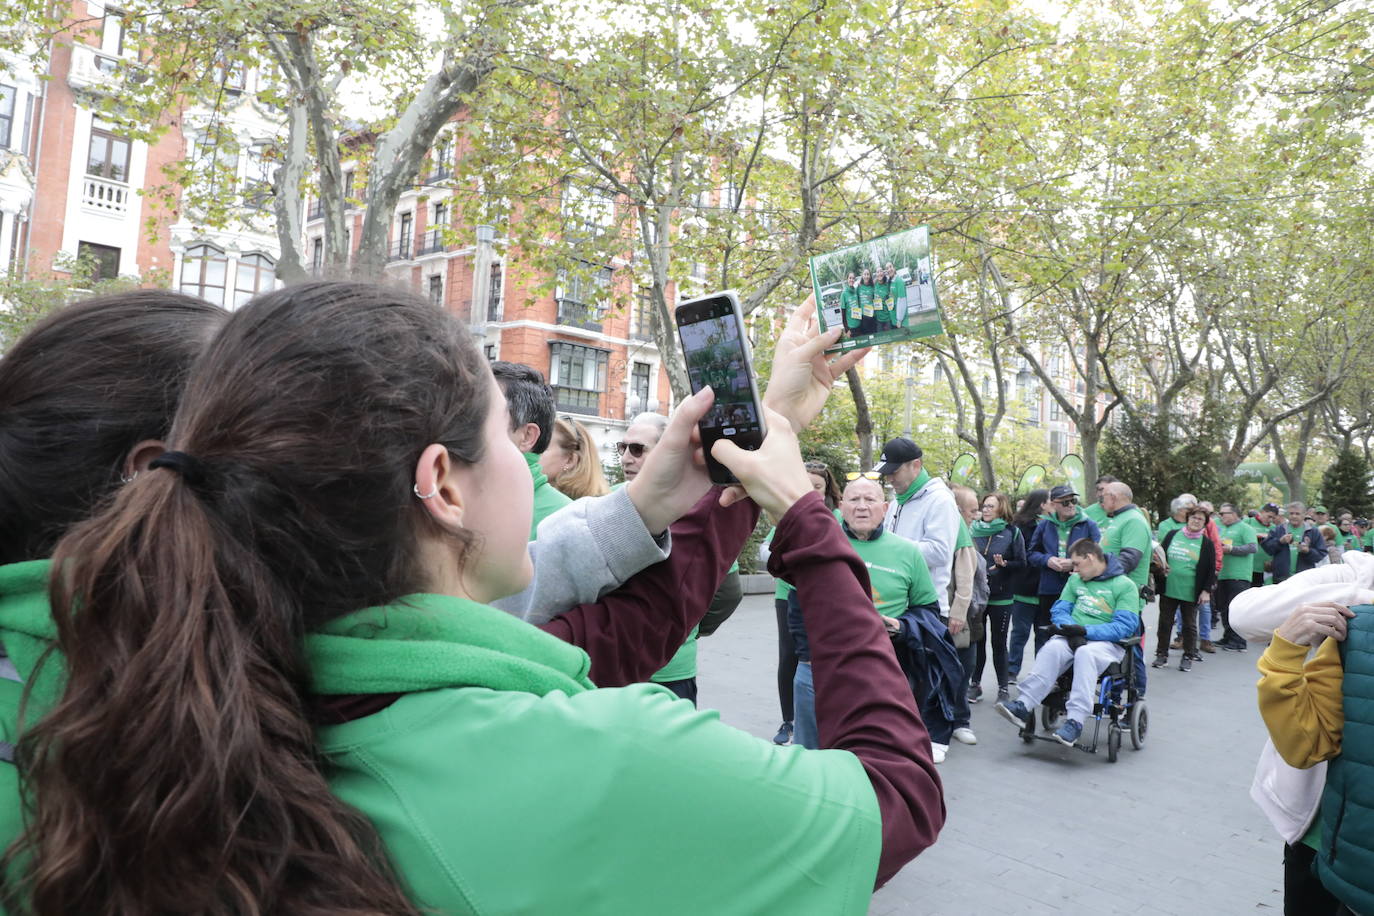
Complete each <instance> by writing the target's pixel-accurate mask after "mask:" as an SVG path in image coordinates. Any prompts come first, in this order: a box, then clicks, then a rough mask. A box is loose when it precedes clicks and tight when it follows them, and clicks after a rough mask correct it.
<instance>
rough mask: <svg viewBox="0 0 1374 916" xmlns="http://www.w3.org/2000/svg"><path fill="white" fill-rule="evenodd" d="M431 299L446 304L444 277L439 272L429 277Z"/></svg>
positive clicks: (436, 302)
mask: <svg viewBox="0 0 1374 916" xmlns="http://www.w3.org/2000/svg"><path fill="white" fill-rule="evenodd" d="M429 301H430V302H433V303H434V304H435V305H443V304H444V278H443V277H442V276H440V275H439V274H434V275H433V276H432V277H430V278H429Z"/></svg>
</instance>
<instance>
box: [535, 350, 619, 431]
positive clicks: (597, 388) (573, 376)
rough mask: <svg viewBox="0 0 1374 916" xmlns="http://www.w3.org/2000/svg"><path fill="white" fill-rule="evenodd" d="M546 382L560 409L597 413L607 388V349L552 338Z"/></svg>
mask: <svg viewBox="0 0 1374 916" xmlns="http://www.w3.org/2000/svg"><path fill="white" fill-rule="evenodd" d="M549 350H550V351H551V354H552V359H551V361H550V365H549V384H551V385H552V386H553V392H554V397H555V398H556V399H557V401H558V406H559V408H560V409H561V410H567V411H570V412H572V413H584V414H593V415H595V414H597V413H598V412H599V408H600V405H601V392H603V391H605V390H606V363H607V361H608V359H609V356H610V354H609V352H608V351H606V350H598V349H597V348H595V347H584V346H581V345H579V344H570V343H563V342H561V341H552V342H550V344H549Z"/></svg>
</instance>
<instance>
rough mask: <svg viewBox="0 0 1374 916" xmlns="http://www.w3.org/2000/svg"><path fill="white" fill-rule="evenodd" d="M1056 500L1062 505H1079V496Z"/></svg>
mask: <svg viewBox="0 0 1374 916" xmlns="http://www.w3.org/2000/svg"><path fill="white" fill-rule="evenodd" d="M1055 502H1057V503H1059V505H1061V506H1076V505H1078V500H1077V498H1075V497H1073V496H1070V497H1069V498H1068V499H1056V500H1055Z"/></svg>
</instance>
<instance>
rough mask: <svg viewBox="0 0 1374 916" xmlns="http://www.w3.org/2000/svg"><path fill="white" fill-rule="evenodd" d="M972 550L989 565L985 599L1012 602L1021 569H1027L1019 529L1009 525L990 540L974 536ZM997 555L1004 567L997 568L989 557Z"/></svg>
mask: <svg viewBox="0 0 1374 916" xmlns="http://www.w3.org/2000/svg"><path fill="white" fill-rule="evenodd" d="M973 548H974V549H975V550H977V551H978V552H979V553H981V554H982V555H983V559H984V560H986V561H987V564H988V600H989V601H1009V600H1011V598H1012V595H1014V594H1015V591H1016V583H1017V582H1018V581H1019V577H1020V574H1021V570H1022V569H1024V568H1025V566H1026V544H1025V542H1024V541H1022V540H1021V530H1020V529H1019V528H1017V527H1016V526H1015V525H1008V526H1007V527H1005V528H1003V529H1002V530H1001V531H999V532H997V533H996V534H994V535H992V536H990V537H989V536H986V535H985V536H983V537H974V539H973ZM999 553H1000V554H1001V555H1002V559H1003V560H1005V561H1006V564H1007V565H1006V566H998V565H997V563H996V562H994V561H993V559H992V558H993V557H995V556H997V555H998V554H999Z"/></svg>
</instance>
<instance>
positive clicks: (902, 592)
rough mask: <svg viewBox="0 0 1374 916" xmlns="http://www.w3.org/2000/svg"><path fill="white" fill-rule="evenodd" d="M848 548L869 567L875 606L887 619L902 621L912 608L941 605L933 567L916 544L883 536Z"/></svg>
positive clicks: (855, 543)
mask: <svg viewBox="0 0 1374 916" xmlns="http://www.w3.org/2000/svg"><path fill="white" fill-rule="evenodd" d="M849 546H851V547H853V548H854V552H855V553H857V554H858V555H859V559H860V560H863V562H864V565H865V566H867V567H868V581H869V584H870V585H872V586H873V606H874V607H876V608H877V609H878V613H879V614H882V615H883V616H884V617H900V616H902V615H903V614H905V613H906V609H907V608H908V607H910V606H911V605H913V604H934V605H939V603H940V598H939V596H938V595H936V593H935V583H934V582H933V581H932V580H931V578H930V567H928V566H926V558H925V556H924V555H923V554H922V553H921V548H919V547H917V546H916V543H915V542H914V541H908V540H907V539H906V538H904V537H899V536H897V535H895V534H886V533H884V534H880V535H878V538H877V539H876V540H872V541H860V540H857V539H855V538H852V537H851V538H850V539H849Z"/></svg>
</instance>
